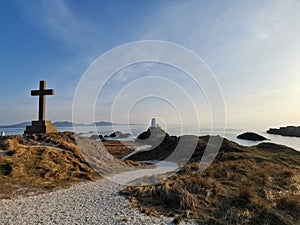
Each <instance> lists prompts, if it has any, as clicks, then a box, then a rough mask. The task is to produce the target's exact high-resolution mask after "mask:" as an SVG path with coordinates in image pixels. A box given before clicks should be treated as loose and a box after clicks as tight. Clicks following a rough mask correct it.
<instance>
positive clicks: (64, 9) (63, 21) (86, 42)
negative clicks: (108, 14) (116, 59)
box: [18, 0, 102, 51]
mask: <svg viewBox="0 0 300 225" xmlns="http://www.w3.org/2000/svg"><path fill="white" fill-rule="evenodd" d="M18 4H19V6H20V8H21V10H23V11H24V12H25V13H26V17H27V18H30V19H31V22H32V23H34V24H35V25H36V26H37V27H38V28H39V29H41V30H42V31H43V32H44V33H46V34H47V35H48V36H49V37H51V38H53V39H54V40H56V41H59V42H62V43H63V44H67V46H69V47H70V48H71V50H74V51H75V50H77V51H78V50H82V51H86V50H87V49H90V48H92V47H93V46H94V47H95V42H97V44H101V42H100V41H97V39H98V40H99V38H101V35H102V30H101V29H99V28H101V25H99V24H96V23H95V22H94V21H92V20H90V19H88V18H87V17H83V16H81V15H78V14H75V12H74V10H73V9H72V7H71V6H72V5H70V4H68V3H67V2H66V1H64V0H56V1H48V0H40V1H26V2H18Z"/></svg>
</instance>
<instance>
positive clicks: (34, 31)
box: [0, 0, 300, 127]
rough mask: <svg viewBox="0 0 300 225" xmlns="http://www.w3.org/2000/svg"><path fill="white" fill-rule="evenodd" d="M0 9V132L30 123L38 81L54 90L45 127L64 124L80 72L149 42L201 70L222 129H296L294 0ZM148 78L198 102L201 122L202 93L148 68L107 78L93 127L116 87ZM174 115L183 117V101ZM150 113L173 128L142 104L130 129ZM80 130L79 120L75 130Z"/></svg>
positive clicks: (175, 74)
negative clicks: (188, 56)
mask: <svg viewBox="0 0 300 225" xmlns="http://www.w3.org/2000/svg"><path fill="white" fill-rule="evenodd" d="M0 4H1V7H0V26H1V35H0V49H1V51H0V74H1V82H0V106H1V117H0V124H11V123H16V122H22V121H29V120H33V119H35V118H36V117H37V115H36V114H37V106H36V104H37V99H35V97H30V96H29V93H30V90H31V89H35V88H37V87H38V81H39V80H41V79H45V80H47V85H48V87H49V88H54V89H55V90H56V94H55V96H51V97H48V98H47V118H48V119H51V120H54V121H57V120H58V121H62V120H72V101H73V96H74V93H75V91H76V87H77V85H78V82H79V81H80V79H81V77H82V75H83V73H84V71H85V70H86V69H87V68H88V66H89V65H90V64H91V63H92V62H93V61H94V60H96V59H97V58H98V57H99V56H101V55H102V54H104V53H105V52H107V51H108V50H110V49H112V48H115V47H117V46H119V45H122V44H125V43H128V42H133V41H140V40H148V39H150V40H163V41H170V42H174V43H176V44H179V45H182V46H184V47H186V48H188V49H190V50H192V51H194V52H195V53H196V54H198V55H199V56H200V57H201V58H202V59H203V60H204V61H205V62H206V63H207V65H208V66H209V67H210V69H211V70H212V71H213V73H214V75H215V77H216V80H217V81H218V83H219V86H220V88H221V90H222V92H223V96H224V100H225V106H226V122H227V126H228V127H251V126H253V127H268V126H279V125H287V124H295V125H299V121H300V116H299V111H300V63H299V60H300V44H299V36H300V2H299V1H297V0H295V1H289V0H286V1H276V0H273V1H270V0H269V1H230V0H228V1H218V0H217V1H200V0H195V1H189V0H187V1H179V0H178V1H176V0H169V1H168V0H162V1H158V0H153V1H146V0H142V1H138V0H136V1H126V0H120V1H92V0H89V1H70V0H69V1H60V0H55V1H50V0H46V1H45V0H44V1H30V0H28V1H21V0H16V1H1V3H0ZM149 68H150V69H149ZM153 75H155V76H158V77H166V78H168V79H171V80H173V81H174V82H176V83H177V84H180V86H182V87H183V88H184V89H186V90H188V93H189V95H191V96H192V98H193V99H197V100H198V101H199V103H197V104H196V107H197V109H198V111H199V112H201V118H200V120H203V121H202V122H203V123H209V120H210V119H209V109H208V106H207V104H205V101H204V95H203V93H202V94H201V92H199V90H197V87H194V86H193V84H192V82H191V81H189V79H188V78H186V79H185V77H184V74H182V73H181V72H179V71H176V69H174V68H169V67H168V66H162V65H157V64H156V65H153V64H151V63H148V64H147V63H145V64H144V65H140V66H136V65H132V66H129V67H128V68H125V69H124V70H122V71H120V72H119V73H117V74H115V75H114V76H112V77H111V79H110V81H109V82H108V83H107V85H106V86H105V88H104V89H103V92H102V97H101V98H100V97H99V101H98V103H97V106H96V114H97V115H96V120H111V110H110V108H111V105H112V102H113V100H114V98H113V96H117V94H118V93H119V92H120V90H121V89H122V88H124V86H126V85H128V84H130V82H132V81H134V80H136V79H139V78H141V77H147V76H153ZM153 82H154V81H153ZM156 82H157V81H156ZM148 85H149V87H151V86H153V85H156V83H151V82H148ZM166 85H167V84H166ZM162 89H164V88H162ZM135 90H136V92H139V91H140V90H139V89H138V88H137V89H135ZM170 90H172V89H170ZM130 93H131V92H130ZM174 93H176V91H175V90H174ZM135 94H136V93H135ZM103 101H104V102H103ZM126 104H127V102H126V99H123V101H120V102H119V103H118V107H119V109H118V110H119V111H118V112H119V113H116V115H115V116H114V120H115V121H116V122H126V119H127V118H126V117H125V116H124V115H123V114H122V106H123V105H124V106H125V105H126ZM151 106H152V107H151ZM177 106H178V107H179V108H181V107H183V108H184V100H181V101H179V102H178V103H177ZM155 107H157V108H159V109H160V110H159V113H158V112H157V115H156V116H158V117H164V118H163V119H164V120H165V121H167V122H168V123H176V121H177V120H178V117H177V116H176V113H175V111H174V108H173V109H172V107H170V104H165V103H164V101H162V100H158V99H152V101H151V99H150V100H149V99H145V101H141V102H140V104H138V105H136V108H134V109H132V115H131V120H132V121H131V122H143V121H144V120H145V119H148V117H149V116H151V115H153V114H155V112H151V113H150V111H151V110H150V109H154V108H155ZM82 110H84V109H82ZM183 113H185V114H188V113H189V112H188V111H186V112H183ZM206 120H207V121H206ZM89 121H90V118H85V119H84V118H83V121H82V122H89ZM188 122H189V123H194V122H195V121H194V120H192V119H191V120H190V121H188Z"/></svg>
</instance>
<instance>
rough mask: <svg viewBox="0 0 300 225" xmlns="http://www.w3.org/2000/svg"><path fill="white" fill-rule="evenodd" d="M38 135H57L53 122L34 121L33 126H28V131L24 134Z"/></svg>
mask: <svg viewBox="0 0 300 225" xmlns="http://www.w3.org/2000/svg"><path fill="white" fill-rule="evenodd" d="M36 133H43V134H50V133H57V130H56V126H54V125H51V121H49V120H45V121H32V125H31V126H26V130H25V132H24V134H36Z"/></svg>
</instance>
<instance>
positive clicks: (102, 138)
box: [90, 134, 106, 142]
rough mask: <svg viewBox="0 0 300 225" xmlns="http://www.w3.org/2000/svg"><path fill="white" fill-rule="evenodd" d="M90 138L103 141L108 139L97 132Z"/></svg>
mask: <svg viewBox="0 0 300 225" xmlns="http://www.w3.org/2000/svg"><path fill="white" fill-rule="evenodd" d="M90 139H91V140H100V141H102V142H104V141H106V140H105V138H104V137H103V136H102V135H96V134H94V135H92V136H90Z"/></svg>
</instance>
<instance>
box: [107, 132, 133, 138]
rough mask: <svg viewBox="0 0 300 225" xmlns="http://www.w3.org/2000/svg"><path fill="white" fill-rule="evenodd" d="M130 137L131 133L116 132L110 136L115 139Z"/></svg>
mask: <svg viewBox="0 0 300 225" xmlns="http://www.w3.org/2000/svg"><path fill="white" fill-rule="evenodd" d="M129 136H130V134H129V133H125V134H124V133H122V132H120V131H116V132H113V133H111V134H110V135H109V137H114V138H128V137H129Z"/></svg>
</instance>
